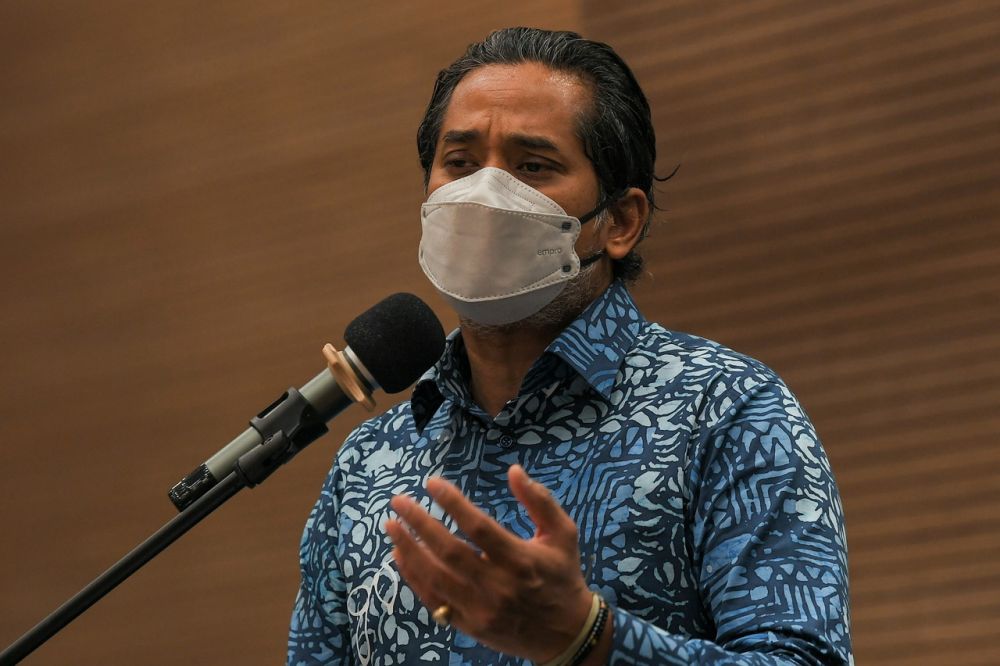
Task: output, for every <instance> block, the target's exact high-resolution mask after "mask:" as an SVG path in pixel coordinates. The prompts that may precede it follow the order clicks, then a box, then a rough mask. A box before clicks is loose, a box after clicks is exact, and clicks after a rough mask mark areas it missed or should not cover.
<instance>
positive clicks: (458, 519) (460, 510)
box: [427, 477, 520, 563]
mask: <svg viewBox="0 0 1000 666" xmlns="http://www.w3.org/2000/svg"><path fill="white" fill-rule="evenodd" d="M427 492H429V493H430V495H431V497H433V498H434V501H435V502H437V504H438V506H440V507H441V508H442V509H444V510H445V511H446V512H447V513H448V515H449V516H451V517H452V519H454V521H455V524H456V525H458V528H459V529H460V530H462V533H463V534H465V535H466V536H467V537H469V539H471V540H472V542H473V543H475V544H476V545H477V546H479V547H480V548H481V549H482V550H483V552H484V553H486V555H487V556H488V557H489V558H490V559H491V560H493V561H496V562H501V563H502V562H508V561H509V560H510V557H511V553H512V552H514V550H515V549H516V548H517V545H518V542H519V541H520V539H518V538H517V537H516V536H514V535H513V534H511V533H510V532H508V531H507V530H505V529H504V528H502V527H500V525H499V524H497V522H496V521H495V520H493V519H492V518H490V517H489V516H488V515H486V514H485V513H483V512H482V511H481V510H480V509H478V508H477V507H476V506H475V505H474V504H473V503H472V502H470V501H469V500H468V499H467V498H466V497H465V496H464V495H462V493H461V491H460V490H459V489H458V488H456V487H455V486H454V485H453V484H451V483H449V482H448V481H445V480H444V479H441V478H438V477H435V478H432V479H429V480H428V481H427Z"/></svg>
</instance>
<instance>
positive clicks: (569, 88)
mask: <svg viewBox="0 0 1000 666" xmlns="http://www.w3.org/2000/svg"><path fill="white" fill-rule="evenodd" d="M590 103H591V100H590V92H589V90H588V89H587V88H586V86H584V85H583V84H582V83H581V82H580V80H579V79H577V78H576V77H575V76H573V75H571V74H565V73H562V72H556V71H553V70H551V69H549V68H548V67H546V66H545V65H541V64H537V63H524V64H519V65H487V66H484V67H479V68H478V69H475V70H473V71H471V72H469V73H468V74H466V75H465V77H464V78H463V79H462V80H461V82H459V84H458V85H457V86H456V87H455V90H454V91H453V93H452V97H451V102H450V104H449V105H448V109H447V110H446V112H445V115H444V119H443V122H442V125H441V132H440V136H439V137H438V143H437V148H436V150H435V153H434V164H433V165H432V167H431V173H430V178H429V179H428V185H427V193H428V194H430V193H431V192H433V191H434V190H436V189H437V188H439V187H441V186H442V185H444V184H446V183H449V182H451V181H453V180H457V179H459V178H462V177H464V176H468V175H469V174H471V173H472V172H474V171H476V170H477V169H479V168H481V167H486V166H491V167H496V168H498V169H503V170H504V171H507V172H508V173H510V174H512V175H514V176H516V177H517V178H518V179H520V180H521V181H523V182H524V183H526V184H528V185H530V186H531V187H533V188H535V189H536V190H539V191H540V192H542V193H543V194H545V195H546V196H548V197H549V198H551V199H552V200H553V201H555V202H556V203H558V204H559V205H560V206H562V208H563V210H565V211H566V212H567V213H568V214H569V215H573V216H575V217H579V216H581V215H583V214H585V213H587V212H589V211H591V210H592V209H593V208H594V207H595V206H596V204H597V198H598V182H597V174H596V173H595V171H594V167H593V164H591V162H590V160H589V159H587V156H586V155H585V154H584V152H583V144H582V143H581V142H580V139H579V138H578V137H577V136H576V133H575V129H576V127H577V123H578V121H579V113H580V112H581V111H582V110H583V109H586V108H588V106H589V105H590ZM593 226H594V225H593V224H589V225H586V226H585V227H584V232H583V233H582V234H581V237H580V240H579V241H578V242H577V253H578V254H581V256H583V255H586V254H590V251H589V249H590V248H591V247H592V246H593V244H594V241H593V239H591V236H592V234H593ZM588 240H589V243H588Z"/></svg>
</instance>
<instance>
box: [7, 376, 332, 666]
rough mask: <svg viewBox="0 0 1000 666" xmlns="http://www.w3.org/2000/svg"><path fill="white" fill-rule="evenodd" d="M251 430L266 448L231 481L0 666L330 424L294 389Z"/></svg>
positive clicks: (246, 458)
mask: <svg viewBox="0 0 1000 666" xmlns="http://www.w3.org/2000/svg"><path fill="white" fill-rule="evenodd" d="M251 424H253V427H254V428H256V429H258V431H260V433H261V436H262V438H263V443H262V444H260V445H259V446H256V447H254V448H253V449H251V450H249V451H247V452H246V453H244V454H243V455H242V456H240V458H239V459H238V460H237V461H236V464H235V465H234V466H233V471H232V472H230V473H229V475H228V476H226V477H225V478H224V479H222V480H221V481H220V482H219V483H218V484H216V485H215V486H213V487H212V488H210V489H209V490H208V491H207V492H206V493H205V494H204V495H202V496H201V497H199V498H198V499H197V500H196V501H195V502H194V503H193V504H191V505H190V506H188V507H187V508H185V509H184V510H183V511H182V512H181V513H179V514H177V515H176V516H174V517H173V518H172V519H171V520H170V521H169V522H168V523H167V524H165V525H164V526H163V527H161V528H160V529H159V530H158V531H157V532H156V533H154V534H153V535H152V536H150V537H149V538H148V539H146V540H145V541H143V542H142V543H141V544H139V545H138V546H136V547H135V548H134V549H133V550H132V551H131V552H129V553H128V554H127V555H126V556H125V557H123V558H122V559H120V560H119V561H118V562H117V563H115V564H114V566H112V567H111V568H110V569H108V570H107V571H105V572H104V573H102V574H101V575H100V576H98V577H97V578H95V579H94V580H93V581H92V582H91V583H90V584H89V585H87V586H86V587H85V588H83V589H82V590H80V591H79V592H78V593H77V594H76V595H75V596H73V597H72V598H71V599H70V600H69V601H67V602H66V603H64V604H63V605H62V606H60V607H59V608H57V609H56V610H55V611H53V612H52V613H51V614H50V615H49V616H48V617H46V618H45V619H44V620H42V621H41V622H39V623H38V624H37V625H35V627H34V628H32V629H31V630H30V631H28V632H27V633H26V634H24V635H23V636H21V637H20V638H19V639H17V640H16V641H14V643H12V644H11V645H10V646H9V647H8V648H7V649H5V650H4V651H3V652H0V666H8V665H9V664H16V663H18V662H19V661H21V660H22V659H24V658H25V657H27V656H28V655H29V654H31V653H32V652H33V651H34V650H35V649H36V648H38V646H40V645H42V644H43V643H44V642H45V641H47V640H48V639H50V638H51V637H52V636H54V635H55V634H56V633H58V632H59V631H60V630H61V629H62V628H63V627H65V626H66V625H67V624H69V623H70V622H72V621H73V620H74V619H76V618H77V617H78V616H79V615H80V614H81V613H83V612H84V611H86V610H87V609H88V608H90V607H91V606H93V605H94V604H95V603H97V602H98V601H99V600H100V599H101V598H103V597H104V595H106V594H107V593H108V592H110V591H111V590H113V589H115V588H116V587H117V586H118V585H119V583H121V582H122V581H124V580H125V579H126V578H128V577H129V576H131V575H132V574H134V573H135V572H136V571H138V570H139V569H140V568H141V567H142V566H143V565H144V564H146V563H147V562H149V561H150V560H151V559H153V558H154V557H156V556H157V555H158V554H159V553H160V552H161V551H162V550H163V549H165V548H166V547H167V546H169V545H170V544H172V543H173V542H174V541H176V540H177V539H179V538H180V537H181V536H182V535H184V534H185V533H186V532H187V531H188V530H190V529H191V528H192V527H194V526H195V525H197V524H198V523H199V522H201V520H202V519H203V518H205V516H207V515H209V514H210V513H212V512H213V511H215V510H216V509H217V508H219V507H220V506H222V504H223V503H225V502H226V501H227V500H228V499H229V498H231V497H232V496H233V495H235V494H236V493H238V492H239V491H240V490H242V489H243V488H247V487H250V488H252V487H254V486H256V485H257V484H259V483H261V482H262V481H264V479H266V478H267V477H268V476H270V475H271V474H272V473H273V472H274V471H275V470H276V469H278V467H280V466H281V465H283V464H284V463H286V462H287V461H288V460H290V459H291V458H292V457H293V456H294V455H295V454H296V453H298V452H299V451H301V450H302V449H303V448H305V447H306V446H307V445H308V444H310V443H311V442H313V441H314V440H315V439H317V438H318V437H320V436H321V435H323V434H325V433H326V432H327V427H326V423H325V422H324V421H323V419H322V418H321V417H320V416H319V415H318V414H317V413H316V411H315V410H314V409H313V407H312V406H311V405H310V404H309V402H308V401H307V400H306V399H305V398H304V397H302V394H301V393H299V391H298V390H297V389H294V388H290V389H288V391H287V392H285V394H284V395H283V396H282V397H281V398H279V399H278V400H277V401H275V402H274V403H273V404H272V405H270V406H269V407H268V408H267V409H265V410H264V412H262V413H261V414H260V415H258V416H257V417H256V418H254V419H253V420H252V421H251Z"/></svg>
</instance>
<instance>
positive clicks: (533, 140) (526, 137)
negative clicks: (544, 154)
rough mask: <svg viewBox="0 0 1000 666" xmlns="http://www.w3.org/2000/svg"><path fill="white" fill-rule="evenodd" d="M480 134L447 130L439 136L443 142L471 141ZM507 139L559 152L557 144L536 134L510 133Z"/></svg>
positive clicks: (522, 145) (539, 148) (475, 139)
mask: <svg viewBox="0 0 1000 666" xmlns="http://www.w3.org/2000/svg"><path fill="white" fill-rule="evenodd" d="M481 136H482V135H481V134H480V133H479V131H478V130H448V131H447V132H445V133H444V136H442V137H441V142H442V143H444V144H449V143H473V142H475V141H477V140H479V139H480V137H481ZM508 140H509V141H510V142H512V143H514V144H516V145H518V146H521V147H522V148H534V149H536V150H551V151H554V152H557V153H558V152H560V151H559V148H558V146H556V144H555V143H553V142H552V141H551V140H550V139H547V138H545V137H544V136H537V135H533V134H511V135H510V137H509V139H508Z"/></svg>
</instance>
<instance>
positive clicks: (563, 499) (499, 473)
mask: <svg viewBox="0 0 1000 666" xmlns="http://www.w3.org/2000/svg"><path fill="white" fill-rule="evenodd" d="M468 376H469V374H468V360H467V357H466V355H465V352H464V348H463V345H462V338H461V336H460V335H459V334H458V332H455V333H452V334H451V335H450V336H449V338H448V342H447V345H446V348H445V353H444V355H443V356H442V358H441V360H440V361H439V362H438V363H437V365H435V366H434V367H433V368H431V370H429V371H428V372H427V373H426V374H425V375H424V377H422V378H421V379H420V381H419V382H418V383H417V385H416V387H415V388H414V392H413V395H412V398H411V400H410V401H409V402H403V403H401V404H399V405H397V406H395V407H393V408H392V409H390V410H388V411H387V412H386V413H384V414H382V415H381V416H379V417H377V418H374V419H371V420H370V421H367V422H365V423H364V424H362V425H361V426H360V427H359V428H358V429H357V430H356V431H355V432H354V433H352V434H351V435H350V437H349V438H348V439H347V441H346V442H345V444H344V446H343V448H342V449H341V450H340V452H339V454H338V456H337V460H336V463H335V465H334V467H333V470H332V471H331V473H330V475H329V477H328V478H327V480H326V482H325V484H324V486H323V489H322V492H321V494H320V497H319V500H318V502H317V503H316V505H315V507H314V508H313V510H312V513H311V515H310V517H309V520H308V522H307V523H306V528H305V532H304V534H303V537H302V544H301V553H300V554H301V560H302V585H301V589H300V590H299V594H298V598H297V600H296V603H295V609H294V611H293V614H292V622H291V632H290V636H289V642H288V664H290V665H291V666H299V665H303V664H361V665H362V666H365V665H367V664H394V665H398V664H419V663H424V662H435V663H438V664H442V665H444V664H449V665H451V664H455V665H457V664H490V665H494V664H504V665H507V664H527V663H529V662H527V661H526V660H524V659H521V658H516V657H511V656H507V655H502V654H498V653H496V652H494V651H492V650H490V649H489V648H486V647H483V646H481V645H479V644H478V643H477V642H476V641H475V640H474V639H472V638H470V637H469V636H466V635H463V634H462V633H460V632H458V631H456V630H455V629H454V628H452V627H444V628H442V627H438V626H437V625H436V624H435V623H434V621H433V619H432V618H431V617H430V613H429V612H428V610H427V609H426V608H425V607H424V606H423V605H422V604H421V603H420V600H419V599H418V598H416V596H415V595H414V593H413V592H412V590H410V589H409V587H408V586H407V585H406V583H405V581H403V580H402V579H401V578H400V575H399V572H398V570H397V569H396V568H395V565H394V563H393V560H392V556H391V555H390V552H391V549H392V546H391V543H390V541H389V538H388V537H387V535H386V534H385V532H384V530H383V528H382V525H383V524H384V522H385V521H386V519H387V518H389V517H390V515H391V514H390V508H389V500H390V499H391V498H392V497H393V496H394V495H396V494H398V493H406V494H409V495H410V496H412V497H413V498H414V499H416V500H417V501H418V502H419V503H420V504H421V505H423V506H424V507H425V508H428V509H429V510H430V512H431V515H434V516H436V517H438V518H440V519H442V520H443V521H444V524H445V525H446V526H447V527H448V528H449V529H451V530H452V531H454V530H455V527H454V525H453V524H452V522H451V521H450V520H449V519H448V518H447V517H446V516H444V514H443V512H442V511H441V510H440V508H438V507H437V506H436V505H433V504H432V503H431V501H430V499H429V497H428V495H427V492H426V490H425V489H424V482H425V481H426V479H427V478H428V477H429V476H432V475H440V476H443V477H445V478H446V479H448V480H450V481H452V482H454V483H455V484H456V485H457V486H458V487H459V488H460V489H461V490H462V491H463V492H464V493H465V495H466V496H467V497H469V498H470V499H471V500H472V502H473V503H474V504H476V505H477V506H479V507H481V508H482V509H483V510H485V511H486V512H488V513H489V514H490V515H491V516H492V517H493V518H494V519H495V520H496V521H497V522H498V523H499V524H500V525H502V526H503V527H504V528H506V529H508V530H510V531H512V532H513V533H515V534H517V535H519V536H521V537H523V538H530V537H531V535H532V534H533V526H532V523H531V521H530V519H529V518H528V517H527V515H526V512H525V511H524V509H523V507H521V506H520V505H519V504H518V502H517V501H516V500H515V499H514V498H513V497H512V496H511V494H510V491H509V488H508V486H507V470H508V468H509V467H510V465H512V464H514V463H518V464H520V465H522V466H523V467H524V469H525V470H526V471H527V472H528V474H530V475H531V476H532V478H533V479H535V480H536V481H538V482H540V483H543V484H544V485H545V486H546V487H548V488H549V489H550V490H551V491H552V494H553V496H554V497H555V498H556V500H558V502H559V503H560V504H561V505H562V507H563V508H564V509H565V510H566V511H567V512H568V513H569V515H570V516H571V517H572V518H573V520H574V521H575V522H576V524H577V526H578V527H579V532H580V551H581V554H582V562H581V571H583V572H584V575H585V578H586V581H587V584H588V585H589V587H590V588H591V589H592V590H596V591H597V592H599V593H600V594H601V595H602V596H603V597H604V598H605V599H606V600H607V602H608V603H609V605H610V606H611V607H612V609H613V614H612V619H613V622H614V643H613V650H612V656H611V663H612V664H650V665H652V664H723V663H725V664H817V663H824V664H844V663H849V662H852V661H853V659H852V657H851V641H850V630H849V619H848V597H847V549H846V541H845V535H844V525H843V513H842V509H841V504H840V498H839V495H838V492H837V488H836V485H835V483H834V479H833V475H832V472H831V470H830V465H829V463H828V462H827V458H826V455H825V454H824V452H823V449H822V446H821V445H820V443H819V440H818V439H817V437H816V433H815V431H814V429H813V426H812V424H811V423H810V422H809V420H808V418H807V417H806V415H805V413H804V412H803V410H802V408H801V407H800V406H799V404H798V402H797V401H796V399H795V398H794V396H793V395H792V394H791V393H790V392H789V391H788V389H787V388H786V387H785V385H784V384H783V383H782V381H781V379H779V378H778V377H777V376H776V375H775V374H774V373H773V372H772V371H771V370H769V369H768V368H767V367H765V366H764V365H762V364H761V363H759V362H757V361H755V360H753V359H750V358H747V357H746V356H742V355H740V354H737V353H735V352H733V351H731V350H729V349H726V348H725V347H723V346H721V345H719V344H717V343H714V342H710V341H707V340H704V339H701V338H697V337H693V336H690V335H685V334H681V333H675V332H671V331H668V330H665V329H663V328H662V327H660V326H658V325H656V324H652V323H649V322H647V321H646V320H645V319H644V318H643V317H642V315H641V314H640V313H639V311H638V309H637V308H636V306H635V303H634V302H633V300H632V298H631V296H630V295H629V293H628V291H627V289H626V288H625V286H624V284H623V283H621V282H615V283H614V284H612V286H611V287H610V288H609V289H608V290H607V291H605V293H604V294H603V295H602V296H601V297H600V298H598V299H597V300H596V301H595V302H594V303H592V304H591V305H590V307H588V308H587V310H586V311H585V312H584V313H583V314H581V316H580V317H579V318H577V319H576V320H575V321H574V322H573V323H572V324H571V325H570V326H569V327H568V328H566V330H564V331H563V332H562V333H561V334H560V335H559V337H558V338H557V339H556V340H554V341H553V342H552V344H551V345H550V346H549V347H548V349H547V350H546V351H545V353H544V354H542V356H541V357H539V359H538V360H537V361H536V362H535V364H534V365H533V366H532V368H531V369H530V370H529V372H528V374H527V375H526V376H525V378H524V381H523V384H522V386H521V389H520V392H519V393H518V395H517V396H516V397H515V398H513V399H512V400H510V401H509V402H508V403H507V404H506V405H505V406H504V408H503V410H502V411H501V412H500V413H499V414H497V415H496V416H495V417H492V418H491V417H490V416H489V415H488V414H486V413H485V412H484V411H483V410H482V409H481V408H480V407H479V406H478V405H477V404H476V403H475V402H474V401H473V399H472V396H471V394H470V391H469V387H468V380H467V378H468Z"/></svg>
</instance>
